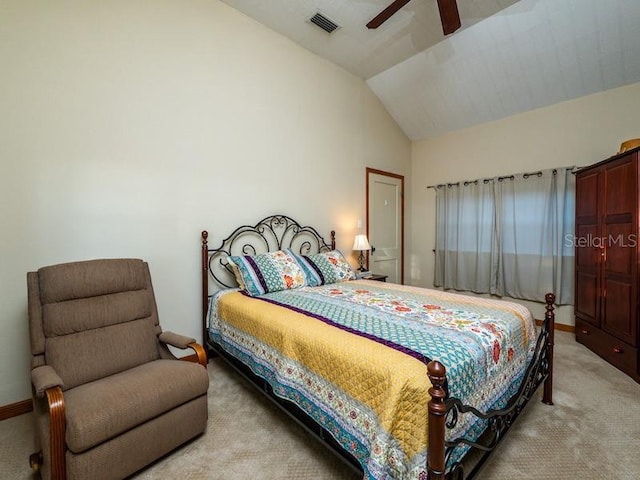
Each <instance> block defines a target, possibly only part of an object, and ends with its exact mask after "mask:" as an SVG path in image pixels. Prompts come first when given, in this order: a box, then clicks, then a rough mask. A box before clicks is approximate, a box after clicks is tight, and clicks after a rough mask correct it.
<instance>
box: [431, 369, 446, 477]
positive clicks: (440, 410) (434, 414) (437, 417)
mask: <svg viewBox="0 0 640 480" xmlns="http://www.w3.org/2000/svg"><path fill="white" fill-rule="evenodd" d="M427 375H428V376H429V380H431V388H430V389H429V395H431V400H429V406H428V410H429V424H428V429H429V430H428V436H429V446H428V453H427V471H428V478H429V480H444V478H445V467H446V465H445V448H444V434H445V420H446V415H447V406H446V404H445V398H447V390H446V388H445V384H446V382H447V369H446V368H445V366H444V365H442V364H441V363H440V362H438V361H437V360H432V361H430V362H429V364H428V365H427Z"/></svg>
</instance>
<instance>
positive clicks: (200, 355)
mask: <svg viewBox="0 0 640 480" xmlns="http://www.w3.org/2000/svg"><path fill="white" fill-rule="evenodd" d="M188 346H189V348H191V349H192V350H193V351H194V352H195V357H196V361H197V362H198V363H199V364H200V365H202V366H203V367H204V368H207V352H205V351H204V348H202V345H200V344H199V343H197V342H191V343H190V344H189V345H188ZM185 360H190V361H193V355H190V356H189V357H185Z"/></svg>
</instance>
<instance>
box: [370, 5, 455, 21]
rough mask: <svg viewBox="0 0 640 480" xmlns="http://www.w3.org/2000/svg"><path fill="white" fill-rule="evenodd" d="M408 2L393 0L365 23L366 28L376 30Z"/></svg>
mask: <svg viewBox="0 0 640 480" xmlns="http://www.w3.org/2000/svg"><path fill="white" fill-rule="evenodd" d="M409 2H410V0H395V1H394V2H392V3H391V4H390V5H389V6H388V7H387V8H385V9H384V10H382V11H381V12H380V13H379V14H378V15H376V16H375V17H374V18H373V19H371V21H370V22H369V23H367V28H378V27H379V26H380V25H382V24H383V23H384V22H386V21H387V20H389V18H390V17H391V16H392V15H393V14H394V13H396V12H397V11H398V10H400V9H401V8H402V7H404V6H405V5H406V4H407V3H409ZM438 3H440V2H438ZM454 3H455V1H454ZM456 11H457V7H456Z"/></svg>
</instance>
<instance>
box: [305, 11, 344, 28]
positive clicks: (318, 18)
mask: <svg viewBox="0 0 640 480" xmlns="http://www.w3.org/2000/svg"><path fill="white" fill-rule="evenodd" d="M309 21H310V22H311V23H313V24H314V25H317V26H318V27H320V28H321V29H322V30H324V31H325V32H327V33H333V32H335V31H336V30H337V29H339V28H340V25H338V24H337V23H336V22H334V21H333V20H331V19H330V18H327V17H326V16H325V15H324V14H322V13H320V12H316V13H315V14H314V15H313V17H311V18H310V19H309Z"/></svg>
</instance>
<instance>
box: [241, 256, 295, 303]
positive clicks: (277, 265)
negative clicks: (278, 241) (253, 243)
mask: <svg viewBox="0 0 640 480" xmlns="http://www.w3.org/2000/svg"><path fill="white" fill-rule="evenodd" d="M229 261H230V262H231V263H232V264H233V265H235V267H236V268H237V274H238V275H239V276H240V279H239V281H238V284H239V285H240V288H243V289H244V290H245V291H246V292H247V293H248V294H249V295H251V296H252V297H257V296H259V295H264V294H265V293H269V292H279V291H280V290H288V289H292V288H300V287H304V286H305V285H306V275H305V273H304V271H303V270H302V268H301V267H300V265H299V264H298V261H297V259H296V258H295V257H294V256H293V255H292V254H291V253H290V252H287V251H284V250H278V251H277V252H267V253H262V254H260V255H231V256H229Z"/></svg>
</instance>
